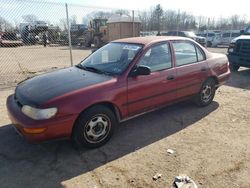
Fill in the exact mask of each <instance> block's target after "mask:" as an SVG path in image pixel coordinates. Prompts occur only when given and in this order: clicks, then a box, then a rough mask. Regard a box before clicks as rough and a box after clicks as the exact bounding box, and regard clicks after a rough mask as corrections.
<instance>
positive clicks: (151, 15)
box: [139, 4, 250, 31]
mask: <svg viewBox="0 0 250 188" xmlns="http://www.w3.org/2000/svg"><path fill="white" fill-rule="evenodd" d="M139 18H140V20H141V24H142V30H143V31H169V30H195V31H205V30H240V29H243V28H244V27H246V26H247V25H250V22H249V21H248V20H247V17H246V16H245V15H232V16H229V17H220V18H210V17H205V16H194V15H193V14H191V13H188V12H186V11H180V10H178V11H176V10H171V9H168V10H164V9H163V8H162V6H161V5H160V4H158V5H156V6H155V7H151V8H150V9H149V10H145V11H141V12H139Z"/></svg>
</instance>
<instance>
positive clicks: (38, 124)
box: [6, 95, 77, 142]
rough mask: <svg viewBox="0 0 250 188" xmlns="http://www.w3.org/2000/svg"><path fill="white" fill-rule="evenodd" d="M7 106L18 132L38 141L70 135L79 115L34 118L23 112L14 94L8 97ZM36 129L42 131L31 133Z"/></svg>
mask: <svg viewBox="0 0 250 188" xmlns="http://www.w3.org/2000/svg"><path fill="white" fill-rule="evenodd" d="M6 106H7V110H8V115H9V118H10V119H11V121H12V123H13V126H14V127H15V129H16V130H17V132H19V133H20V134H21V135H23V136H24V137H25V138H26V139H27V140H29V141H35V142H38V141H47V140H51V139H57V138H65V137H70V135H71V132H72V127H73V124H74V121H75V119H76V118H77V115H68V116H63V117H56V118H52V119H49V120H40V121H37V120H33V119H31V118H29V117H27V116H25V115H24V114H23V113H22V111H21V109H20V107H19V106H18V105H17V103H16V101H15V99H14V96H13V95H11V96H9V97H8V99H7V103H6ZM27 130H29V131H27ZM33 130H34V131H33ZM36 130H42V131H39V133H30V132H31V131H32V132H35V131H36Z"/></svg>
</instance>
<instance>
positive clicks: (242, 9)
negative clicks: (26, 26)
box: [0, 0, 250, 24]
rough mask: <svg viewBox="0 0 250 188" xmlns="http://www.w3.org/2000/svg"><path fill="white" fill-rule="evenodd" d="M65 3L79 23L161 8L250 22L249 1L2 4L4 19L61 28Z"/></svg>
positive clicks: (26, 0) (1, 0)
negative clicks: (29, 19)
mask: <svg viewBox="0 0 250 188" xmlns="http://www.w3.org/2000/svg"><path fill="white" fill-rule="evenodd" d="M65 3H68V4H69V15H70V16H73V15H75V16H76V17H77V22H79V23H81V22H82V18H83V17H84V16H85V15H87V14H89V13H90V12H92V11H97V10H101V11H110V10H112V9H129V10H135V11H138V10H149V9H150V7H152V6H156V5H157V4H161V6H162V7H163V8H164V9H173V10H176V11H178V10H180V11H187V12H189V13H192V14H194V15H196V16H206V17H212V18H220V17H228V16H230V15H234V14H238V15H242V16H245V17H246V18H247V19H248V20H250V11H249V6H248V4H249V3H248V2H247V1H246V0H237V3H236V2H233V3H232V2H231V1H228V0H227V1H226V0H209V1H202V0H200V1H199V0H186V1H183V0H182V1H180V0H143V1H140V0H123V1H121V0H0V16H1V17H4V18H6V19H7V20H8V21H10V22H11V23H20V22H22V21H23V19H22V15H25V14H34V15H36V16H37V17H38V18H39V20H50V21H51V22H52V23H54V24H58V22H59V20H60V19H61V18H65V17H66V16H65ZM244 5H245V6H244Z"/></svg>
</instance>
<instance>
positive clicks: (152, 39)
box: [112, 36, 190, 45]
mask: <svg viewBox="0 0 250 188" xmlns="http://www.w3.org/2000/svg"><path fill="white" fill-rule="evenodd" d="M169 40H190V39H188V38H185V37H178V36H146V37H132V38H124V39H118V40H115V41H112V42H124V43H134V44H143V45H149V44H152V43H157V42H164V41H169Z"/></svg>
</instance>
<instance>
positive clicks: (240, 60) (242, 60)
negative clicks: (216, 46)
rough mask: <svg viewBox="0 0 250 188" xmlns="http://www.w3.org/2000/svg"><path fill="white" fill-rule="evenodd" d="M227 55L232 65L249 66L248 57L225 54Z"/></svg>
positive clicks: (249, 59)
mask: <svg viewBox="0 0 250 188" xmlns="http://www.w3.org/2000/svg"><path fill="white" fill-rule="evenodd" d="M227 57H228V61H229V62H230V64H232V65H237V66H242V67H248V68H250V57H244V56H239V55H236V54H230V53H229V54H228V55H227Z"/></svg>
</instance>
